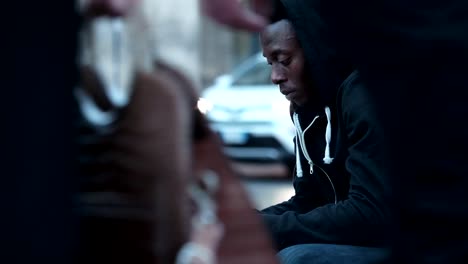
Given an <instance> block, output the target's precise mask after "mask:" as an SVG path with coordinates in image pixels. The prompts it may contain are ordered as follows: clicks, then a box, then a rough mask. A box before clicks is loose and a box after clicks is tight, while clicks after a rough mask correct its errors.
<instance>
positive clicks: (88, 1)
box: [78, 0, 140, 17]
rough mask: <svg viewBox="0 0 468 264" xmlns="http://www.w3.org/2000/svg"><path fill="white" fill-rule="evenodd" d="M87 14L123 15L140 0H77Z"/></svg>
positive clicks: (82, 10)
mask: <svg viewBox="0 0 468 264" xmlns="http://www.w3.org/2000/svg"><path fill="white" fill-rule="evenodd" d="M78 3H79V6H80V10H81V12H83V14H85V15H87V16H112V17H114V16H125V15H127V14H128V13H129V12H130V11H131V10H132V8H133V7H134V6H135V5H136V4H138V3H140V0H78Z"/></svg>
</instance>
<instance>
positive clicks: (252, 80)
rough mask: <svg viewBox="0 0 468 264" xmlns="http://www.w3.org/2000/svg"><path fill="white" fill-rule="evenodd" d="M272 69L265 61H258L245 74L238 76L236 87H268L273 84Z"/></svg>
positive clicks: (235, 82)
mask: <svg viewBox="0 0 468 264" xmlns="http://www.w3.org/2000/svg"><path fill="white" fill-rule="evenodd" d="M270 75H271V69H270V66H269V65H268V64H267V63H266V62H265V61H257V62H256V63H255V65H253V67H250V69H248V70H247V71H245V72H244V73H243V74H240V75H238V78H236V80H235V81H234V83H233V84H234V85H235V86H236V85H239V86H244V85H268V84H272V83H271V80H270Z"/></svg>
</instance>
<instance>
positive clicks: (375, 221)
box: [262, 78, 388, 249]
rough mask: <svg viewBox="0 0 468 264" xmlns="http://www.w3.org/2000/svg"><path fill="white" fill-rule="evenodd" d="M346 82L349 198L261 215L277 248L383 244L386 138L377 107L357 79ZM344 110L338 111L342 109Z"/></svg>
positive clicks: (344, 113)
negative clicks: (383, 142) (384, 149)
mask: <svg viewBox="0 0 468 264" xmlns="http://www.w3.org/2000/svg"><path fill="white" fill-rule="evenodd" d="M350 79H351V80H348V81H346V83H345V84H344V85H343V88H342V90H341V94H339V98H340V99H341V100H339V102H338V107H339V108H340V107H342V109H341V114H342V120H343V124H342V125H343V126H344V127H345V129H346V134H347V141H348V142H349V148H348V151H349V156H348V157H347V159H346V164H345V165H346V169H347V171H348V172H349V174H350V189H349V194H348V197H347V199H346V200H343V201H340V202H338V203H337V204H327V205H325V206H321V207H317V208H315V209H312V210H310V211H308V212H305V213H298V212H294V211H286V212H284V213H282V214H280V215H273V214H263V215H262V216H263V218H264V220H265V222H266V224H267V226H268V227H269V228H270V229H271V232H272V236H273V238H274V240H275V242H276V244H277V247H278V248H279V249H283V248H285V247H288V246H292V245H296V244H306V243H334V244H350V245H373V246H376V245H379V244H383V243H384V241H385V234H384V233H385V231H384V230H385V227H386V222H387V221H388V209H387V207H386V203H385V202H384V192H385V186H388V185H386V184H385V183H384V181H383V179H384V177H383V175H382V173H383V172H384V171H383V168H384V166H383V162H384V158H383V150H382V147H381V144H382V141H383V135H382V132H383V131H381V128H380V126H379V125H378V124H377V118H376V117H375V112H374V107H373V106H372V104H371V100H369V97H368V96H367V93H366V91H365V89H364V87H363V85H362V84H361V83H360V82H359V81H358V78H350ZM339 111H340V110H339Z"/></svg>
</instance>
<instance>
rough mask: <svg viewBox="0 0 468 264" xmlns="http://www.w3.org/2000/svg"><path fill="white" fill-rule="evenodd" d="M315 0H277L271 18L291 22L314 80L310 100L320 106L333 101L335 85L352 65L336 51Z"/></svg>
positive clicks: (328, 104) (338, 83)
mask: <svg viewBox="0 0 468 264" xmlns="http://www.w3.org/2000/svg"><path fill="white" fill-rule="evenodd" d="M318 2H319V1H314V0H308V1H304V0H277V1H276V5H275V14H274V15H273V17H272V21H273V22H276V21H278V20H281V19H288V20H289V21H291V23H292V24H293V27H294V30H295V31H296V35H297V38H298V40H299V43H300V45H301V47H302V49H303V50H304V56H305V59H306V63H307V68H308V70H309V72H310V75H311V80H312V82H313V87H311V89H313V91H312V92H311V93H310V94H313V97H314V98H312V100H313V103H314V104H317V105H316V106H317V107H321V108H322V107H325V106H334V105H335V104H336V94H337V92H338V88H339V87H340V85H341V83H343V81H344V80H345V79H346V78H347V77H348V76H349V75H350V74H351V72H352V71H353V67H352V64H351V63H350V60H348V59H346V58H345V57H343V56H341V54H338V53H337V51H336V49H335V47H336V44H334V43H333V42H332V41H331V39H330V37H329V32H327V31H328V27H327V25H326V24H325V23H324V22H323V20H322V19H321V18H320V16H319V8H320V6H319V5H318Z"/></svg>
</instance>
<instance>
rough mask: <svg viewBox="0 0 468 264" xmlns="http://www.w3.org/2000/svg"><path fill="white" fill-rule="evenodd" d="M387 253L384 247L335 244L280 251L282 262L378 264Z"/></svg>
mask: <svg viewBox="0 0 468 264" xmlns="http://www.w3.org/2000/svg"><path fill="white" fill-rule="evenodd" d="M387 255H388V251H387V249H384V248H370V247H358V246H348V245H333V244H303V245H295V246H291V247H288V248H285V249H283V250H281V251H280V252H279V253H278V257H279V259H280V260H281V263H282V264H302V263H314V264H325V263H328V264H329V263H353V264H374V263H375V264H377V263H383V262H385V260H386V259H387Z"/></svg>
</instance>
